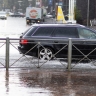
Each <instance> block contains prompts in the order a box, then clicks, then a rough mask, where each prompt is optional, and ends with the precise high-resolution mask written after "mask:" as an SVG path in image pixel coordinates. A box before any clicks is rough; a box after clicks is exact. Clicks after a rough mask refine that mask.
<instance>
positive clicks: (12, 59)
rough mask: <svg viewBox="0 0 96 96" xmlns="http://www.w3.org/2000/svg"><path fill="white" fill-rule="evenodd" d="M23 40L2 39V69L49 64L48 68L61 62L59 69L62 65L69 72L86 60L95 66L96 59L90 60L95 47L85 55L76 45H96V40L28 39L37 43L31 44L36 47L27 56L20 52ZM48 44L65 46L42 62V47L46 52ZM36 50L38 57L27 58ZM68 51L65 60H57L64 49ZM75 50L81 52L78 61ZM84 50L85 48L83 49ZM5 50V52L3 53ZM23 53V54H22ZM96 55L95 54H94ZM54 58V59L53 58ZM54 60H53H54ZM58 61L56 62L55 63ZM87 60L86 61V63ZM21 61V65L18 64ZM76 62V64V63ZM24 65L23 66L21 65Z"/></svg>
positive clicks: (0, 63)
mask: <svg viewBox="0 0 96 96" xmlns="http://www.w3.org/2000/svg"><path fill="white" fill-rule="evenodd" d="M20 40H23V39H18V38H0V49H1V55H0V59H1V60H0V65H1V66H0V67H5V68H6V70H8V69H9V68H11V67H21V68H23V67H24V68H27V67H28V68H31V67H33V66H35V67H36V68H40V67H42V66H44V65H46V66H47V64H49V63H50V64H49V65H48V66H50V67H51V66H52V64H51V63H53V61H54V62H55V63H57V62H59V64H58V67H59V66H60V64H61V65H62V66H63V67H64V68H66V69H68V71H70V70H71V69H73V68H75V67H76V66H77V65H78V64H80V63H81V62H85V61H86V60H87V61H88V62H91V63H90V64H93V65H95V59H94V60H93V59H90V58H89V57H90V54H92V53H93V52H95V51H96V48H95V47H94V48H93V49H92V50H90V51H89V52H88V53H87V54H84V53H83V51H82V50H80V49H79V47H77V46H76V45H78V46H79V45H80V46H81V47H82V46H83V45H88V44H90V45H92V46H93V45H94V46H95V45H96V43H95V42H96V40H89V39H88V40H86V39H76V38H75V39H72V38H69V39H67V38H61V39H57V38H56V39H55V38H52V39H50V38H49V39H47V38H46V39H28V40H32V41H35V42H29V43H30V44H32V43H34V46H33V47H32V48H31V49H30V50H28V51H27V52H26V53H25V54H22V53H21V52H19V50H18V46H19V41H20ZM57 42H58V43H57ZM46 43H47V45H48V44H49V45H50V44H52V45H56V46H57V45H59V46H61V45H64V46H62V47H60V48H59V51H57V52H55V53H54V54H52V57H51V58H49V59H48V60H41V59H40V57H39V56H40V54H39V51H40V47H42V48H43V49H44V50H46V47H45V44H46ZM34 48H38V57H37V58H36V57H33V56H27V53H28V52H30V51H32V50H33V49H34ZM66 48H67V50H68V52H65V53H67V57H66V58H65V57H64V58H57V57H56V56H57V55H58V54H59V53H60V52H62V50H63V49H66ZM72 48H74V50H76V51H77V52H79V53H80V54H81V55H82V58H80V59H79V60H77V59H78V58H76V60H75V58H73V57H72V56H73V55H72V54H74V51H72V50H73V49H72ZM83 49H84V48H83ZM2 50H3V51H2ZM20 53H21V54H20ZM94 55H95V54H94ZM53 57H54V58H53ZM52 59H53V60H52ZM55 60H56V61H55ZM84 60H85V61H84ZM18 61H19V63H18ZM74 61H75V62H74ZM21 63H22V64H21ZM53 65H54V64H53Z"/></svg>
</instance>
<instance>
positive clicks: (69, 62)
mask: <svg viewBox="0 0 96 96" xmlns="http://www.w3.org/2000/svg"><path fill="white" fill-rule="evenodd" d="M71 59H72V39H71V38H69V43H68V66H67V68H68V71H70V69H71Z"/></svg>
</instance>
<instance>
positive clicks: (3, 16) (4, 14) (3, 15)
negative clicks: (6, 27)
mask: <svg viewBox="0 0 96 96" xmlns="http://www.w3.org/2000/svg"><path fill="white" fill-rule="evenodd" d="M0 19H5V20H7V14H6V12H4V11H0Z"/></svg>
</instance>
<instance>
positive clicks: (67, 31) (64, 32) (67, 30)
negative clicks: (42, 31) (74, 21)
mask: <svg viewBox="0 0 96 96" xmlns="http://www.w3.org/2000/svg"><path fill="white" fill-rule="evenodd" d="M54 36H55V37H70V38H79V37H78V32H77V30H76V28H75V27H57V28H55V31H54Z"/></svg>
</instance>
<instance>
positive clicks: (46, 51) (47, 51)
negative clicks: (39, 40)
mask: <svg viewBox="0 0 96 96" xmlns="http://www.w3.org/2000/svg"><path fill="white" fill-rule="evenodd" d="M52 56H53V50H52V49H51V48H42V49H40V52H39V57H40V59H41V60H50V59H52Z"/></svg>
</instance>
